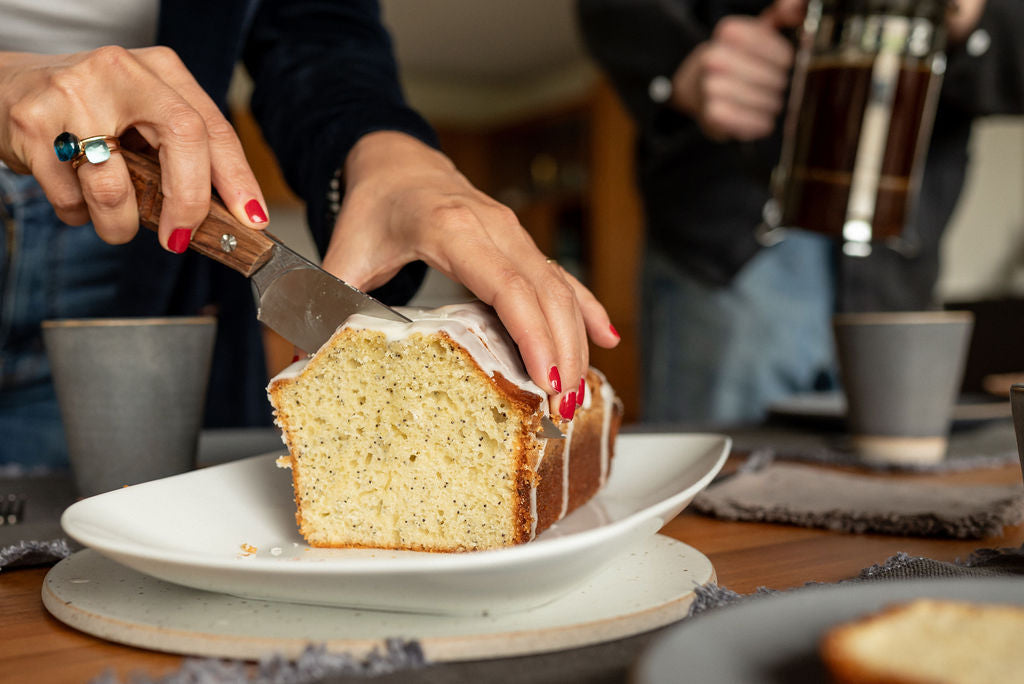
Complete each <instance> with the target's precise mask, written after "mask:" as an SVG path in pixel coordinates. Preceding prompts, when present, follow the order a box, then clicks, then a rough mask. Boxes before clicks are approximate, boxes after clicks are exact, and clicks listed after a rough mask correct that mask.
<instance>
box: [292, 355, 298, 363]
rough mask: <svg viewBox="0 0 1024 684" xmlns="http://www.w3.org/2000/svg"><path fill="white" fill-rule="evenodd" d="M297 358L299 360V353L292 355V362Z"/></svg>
mask: <svg viewBox="0 0 1024 684" xmlns="http://www.w3.org/2000/svg"><path fill="white" fill-rule="evenodd" d="M298 360H299V355H298V354H296V355H295V356H293V357H292V363H295V362H296V361H298Z"/></svg>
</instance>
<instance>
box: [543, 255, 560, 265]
mask: <svg viewBox="0 0 1024 684" xmlns="http://www.w3.org/2000/svg"><path fill="white" fill-rule="evenodd" d="M544 263H546V264H554V265H555V266H557V265H558V260H557V259H552V258H551V257H548V258H547V259H545V260H544Z"/></svg>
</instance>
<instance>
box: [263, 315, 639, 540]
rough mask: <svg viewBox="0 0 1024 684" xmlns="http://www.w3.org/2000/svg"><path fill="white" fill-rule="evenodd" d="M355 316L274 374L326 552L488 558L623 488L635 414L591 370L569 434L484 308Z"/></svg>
mask: <svg viewBox="0 0 1024 684" xmlns="http://www.w3.org/2000/svg"><path fill="white" fill-rule="evenodd" d="M399 311H401V312H402V313H403V314H405V315H406V316H407V317H409V318H410V319H412V322H410V323H404V322H393V321H386V320H382V319H378V318H372V317H368V316H363V315H356V316H352V317H351V318H349V319H348V320H347V321H346V322H345V324H344V325H343V326H341V327H340V328H339V329H338V331H337V332H336V333H335V334H334V336H333V337H332V338H331V339H330V340H329V341H328V342H327V343H326V344H324V346H323V347H321V349H320V350H319V351H317V352H316V353H315V354H313V355H312V356H311V357H309V358H308V359H304V360H301V361H298V362H296V363H294V364H292V365H291V366H289V367H288V368H286V369H285V370H284V371H282V372H281V373H280V374H279V375H278V376H277V377H275V378H274V379H273V380H271V382H270V384H269V386H268V388H267V392H268V395H269V397H270V401H271V404H272V405H273V407H274V417H275V422H276V423H277V425H278V427H280V428H281V430H282V438H283V440H284V442H285V445H286V446H287V447H288V452H289V454H288V456H285V457H282V458H281V459H279V461H278V464H279V465H282V466H283V467H290V468H291V470H292V483H293V488H294V495H295V503H296V513H295V517H296V521H297V523H298V526H299V531H300V532H301V534H302V536H303V537H304V538H305V539H306V541H307V542H308V543H309V544H310V545H312V546H318V547H339V548H344V547H368V548H386V549H408V550H417V551H437V552H451V551H472V550H482V549H493V548H499V547H504V546H511V545H514V544H520V543H523V542H527V541H530V540H531V539H533V538H534V537H536V535H537V534H538V533H540V532H541V531H543V530H544V529H546V528H547V527H550V526H551V525H552V524H553V523H555V522H557V521H558V520H560V519H561V518H562V517H564V516H565V515H567V514H568V513H569V512H571V511H572V510H574V509H575V508H577V507H579V506H580V505H582V504H583V503H585V502H586V501H587V500H589V499H590V498H591V497H592V496H593V495H594V494H595V493H596V492H597V491H598V490H599V489H600V488H601V487H602V486H603V485H604V483H605V482H606V481H607V479H608V474H609V470H610V465H611V458H612V449H613V446H614V440H615V435H616V433H617V431H618V427H619V422H620V420H621V416H622V405H621V402H620V401H619V400H618V398H617V397H616V396H615V393H614V392H613V391H612V388H611V386H610V385H609V384H608V382H607V380H606V379H605V378H604V376H603V375H601V374H600V373H599V372H597V371H596V370H594V369H591V370H590V372H589V373H588V375H587V388H588V391H587V392H586V393H585V398H584V403H583V405H582V406H581V407H579V410H577V412H576V416H575V417H574V418H573V420H572V421H556V422H557V424H558V426H559V428H560V429H561V431H562V432H563V433H564V434H565V435H566V437H565V438H564V439H546V438H544V437H542V436H540V435H539V432H540V430H541V427H542V426H541V421H542V419H544V418H550V416H549V410H548V398H547V395H546V394H545V393H544V391H543V390H541V389H540V388H539V387H538V386H537V385H535V384H534V383H533V382H532V381H531V380H530V379H529V377H528V376H527V374H526V372H525V370H524V369H523V366H522V361H521V359H520V357H519V354H518V351H517V350H516V348H515V346H514V344H513V343H512V340H511V338H509V337H508V333H507V332H505V330H504V328H503V327H502V326H501V324H500V323H499V322H498V319H497V316H495V315H494V313H493V312H492V311H491V309H490V308H489V307H486V306H484V305H483V304H481V303H479V302H473V303H468V304H458V305H451V306H446V307H441V308H439V309H432V310H426V309H415V308H409V307H403V308H400V309H399Z"/></svg>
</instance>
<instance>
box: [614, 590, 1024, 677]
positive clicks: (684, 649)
mask: <svg viewBox="0 0 1024 684" xmlns="http://www.w3.org/2000/svg"><path fill="white" fill-rule="evenodd" d="M917 597H932V598H945V599H959V600H965V601H977V602H989V603H1024V586H1022V583H1021V580H1020V578H1013V577H1002V578H995V577H993V578H963V577H961V578H956V579H922V580H910V581H906V580H901V581H881V580H879V581H874V582H863V583H858V584H839V585H836V584H833V585H827V586H818V587H813V586H812V587H807V588H803V589H800V590H798V591H792V592H786V593H782V594H775V595H769V596H763V597H754V598H750V599H747V600H746V601H744V602H743V603H740V604H738V605H734V606H727V607H724V608H719V609H715V610H713V611H712V612H710V613H707V614H705V615H698V616H696V617H693V618H690V619H689V620H686V621H685V622H683V623H680V625H679V626H677V627H673V628H671V629H670V630H668V631H667V632H665V633H664V634H663V635H661V636H660V637H659V638H658V639H657V640H656V641H655V642H654V643H652V644H651V646H650V647H649V648H648V649H647V650H646V651H645V652H644V653H643V654H642V655H641V657H640V659H639V661H638V663H637V665H636V667H635V671H634V672H633V677H632V678H631V679H630V681H631V682H635V683H636V684H675V682H679V681H680V673H681V672H685V673H686V681H693V682H701V684H773V683H774V682H778V683H779V684H782V683H784V682H786V683H788V682H825V681H828V677H827V673H826V671H825V666H824V665H823V663H822V661H821V658H820V657H819V656H818V644H819V641H820V640H821V637H822V636H823V635H824V633H825V632H826V630H828V629H829V628H830V627H833V626H835V625H837V624H839V623H841V622H844V621H846V620H852V619H854V618H857V617H860V616H862V615H866V614H868V613H872V612H875V611H877V610H879V609H881V608H883V607H884V606H886V605H887V604H890V603H893V602H899V601H906V600H908V599H912V598H917Z"/></svg>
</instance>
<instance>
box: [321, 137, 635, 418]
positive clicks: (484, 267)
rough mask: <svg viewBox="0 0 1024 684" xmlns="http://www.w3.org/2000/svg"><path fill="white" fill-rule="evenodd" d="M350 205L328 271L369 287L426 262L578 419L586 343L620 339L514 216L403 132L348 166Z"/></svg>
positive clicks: (368, 147)
mask: <svg viewBox="0 0 1024 684" xmlns="http://www.w3.org/2000/svg"><path fill="white" fill-rule="evenodd" d="M345 182H346V189H345V201H344V203H343V204H342V209H341V214H340V215H339V217H338V221H337V224H336V226H335V230H334V234H333V236H332V238H331V242H330V245H329V247H328V251H327V255H326V257H325V259H324V262H323V265H324V268H326V269H327V270H328V271H330V272H332V273H334V274H335V275H337V276H338V277H340V278H342V279H344V280H345V281H346V282H349V283H352V284H353V285H355V286H356V287H359V288H362V289H372V288H374V287H377V286H379V285H382V284H384V283H385V282H387V281H388V279H390V278H391V277H392V276H394V274H395V273H396V272H397V271H398V270H399V269H400V268H401V267H402V266H403V265H404V264H406V263H409V262H410V261H414V260H417V259H422V260H423V261H425V262H427V263H428V264H429V265H430V266H432V267H434V268H435V269H437V270H439V271H440V272H442V273H444V274H445V275H446V276H448V277H450V278H452V279H454V280H457V281H459V282H461V283H463V284H464V285H466V286H467V287H468V288H469V289H470V290H471V291H472V292H473V293H474V294H475V295H476V296H477V297H479V298H480V299H481V300H482V301H484V302H485V303H487V304H490V305H492V306H493V307H494V308H495V310H496V311H497V313H498V316H499V317H500V318H501V320H502V322H503V323H504V324H505V326H506V328H508V331H509V333H510V334H511V335H512V338H513V339H514V340H515V341H516V343H517V344H518V345H519V350H520V352H521V353H522V355H523V360H524V362H525V363H526V369H527V371H528V372H529V374H530V377H531V378H532V379H533V381H534V382H535V383H537V385H539V386H540V387H542V388H545V389H546V390H547V391H548V392H549V394H551V395H554V397H555V399H553V404H554V406H553V408H554V410H555V411H557V412H558V413H560V414H561V415H562V416H563V417H566V418H571V417H572V413H573V411H575V407H576V405H577V403H581V402H582V397H581V396H579V395H578V392H579V391H580V388H581V386H582V381H583V377H584V375H585V373H586V369H587V366H588V364H589V353H588V348H587V335H588V333H589V335H590V338H591V339H593V341H594V342H595V343H596V344H598V345H600V346H602V347H614V346H615V345H616V344H618V341H619V337H618V334H617V333H616V332H615V330H614V328H612V327H611V323H610V322H609V320H608V314H607V313H606V312H605V310H604V307H603V306H601V304H600V303H598V301H597V300H596V299H595V298H594V295H593V294H591V292H590V290H588V289H587V288H585V287H584V286H583V285H582V284H581V283H580V282H579V281H578V280H576V278H574V277H573V276H572V275H570V274H569V273H567V272H566V271H565V270H564V269H562V268H561V267H560V266H558V264H556V263H554V262H549V261H548V260H547V259H546V258H545V256H544V254H542V253H541V252H540V250H538V249H537V246H536V245H535V244H534V242H533V240H532V239H531V238H530V236H529V235H528V234H527V232H526V231H525V230H524V229H523V227H522V226H521V225H519V221H518V220H517V219H516V216H515V214H514V213H513V212H512V210H511V209H509V208H507V207H505V206H503V205H501V204H499V203H498V202H496V201H494V200H493V199H491V198H490V197H488V196H487V195H485V194H483V193H482V192H480V191H479V190H477V189H476V188H474V187H473V186H472V185H471V184H470V183H469V181H468V180H466V178H465V177H464V176H462V175H461V174H460V173H459V172H458V171H457V170H456V169H455V166H454V165H453V164H452V162H451V161H450V160H449V159H448V158H447V157H445V156H444V155H443V154H441V153H440V152H438V151H436V150H434V149H432V148H430V147H428V146H427V145H424V144H423V143H421V142H420V141H418V140H416V139H414V138H412V137H410V136H407V135H404V134H402V133H396V132H388V131H382V132H377V133H371V134H369V135H366V136H364V137H363V138H361V139H360V140H359V142H358V143H356V145H355V147H353V149H352V151H351V152H350V153H349V156H348V159H347V160H346V164H345Z"/></svg>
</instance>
